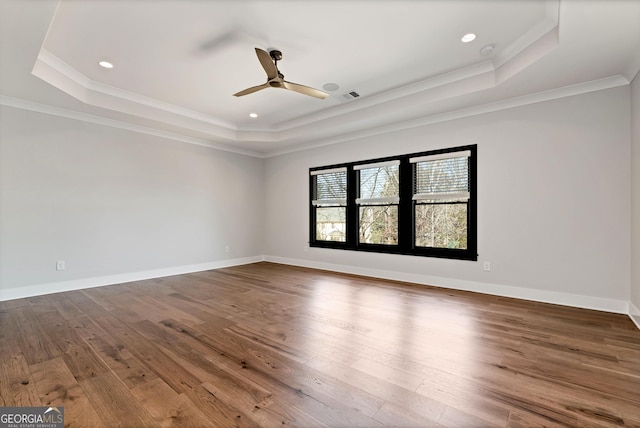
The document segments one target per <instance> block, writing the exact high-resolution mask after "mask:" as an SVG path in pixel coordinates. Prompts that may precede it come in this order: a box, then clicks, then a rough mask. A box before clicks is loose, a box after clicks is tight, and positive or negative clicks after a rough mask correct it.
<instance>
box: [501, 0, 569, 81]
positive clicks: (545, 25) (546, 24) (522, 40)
mask: <svg viewBox="0 0 640 428" xmlns="http://www.w3.org/2000/svg"><path fill="white" fill-rule="evenodd" d="M559 10H560V0H545V17H544V19H543V20H541V21H539V22H538V23H537V24H536V25H534V26H533V27H532V28H531V29H529V31H527V32H526V33H524V34H522V35H521V36H520V37H518V38H517V39H516V40H515V41H514V42H513V43H511V44H510V45H509V46H506V47H505V48H504V49H503V50H502V51H501V52H500V53H499V54H498V55H496V57H495V58H493V64H494V66H495V68H496V69H498V68H500V67H501V66H503V65H504V64H506V63H507V62H509V61H511V60H512V59H513V58H514V57H515V56H516V55H520V54H521V53H522V52H523V51H525V50H527V49H528V48H529V47H530V46H531V45H533V44H534V43H536V42H538V41H539V40H540V39H542V38H544V37H545V36H546V35H547V34H548V33H549V32H551V31H552V30H556V31H557V28H558V26H559V25H560V12H559Z"/></svg>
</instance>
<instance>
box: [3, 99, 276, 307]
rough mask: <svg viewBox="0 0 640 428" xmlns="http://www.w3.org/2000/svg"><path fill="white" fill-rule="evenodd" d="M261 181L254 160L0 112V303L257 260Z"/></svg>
mask: <svg viewBox="0 0 640 428" xmlns="http://www.w3.org/2000/svg"><path fill="white" fill-rule="evenodd" d="M262 176H263V160H262V159H257V158H253V157H248V156H242V155H237V154H232V153H228V152H223V151H217V150H213V149H209V148H205V147H199V146H195V145H189V144H185V143H179V142H175V141H170V140H165V139H163V138H160V137H155V136H149V135H143V134H139V133H135V132H130V131H126V130H121V129H116V128H111V127H106V126H101V125H96V124H92V123H87V122H81V121H76V120H72V119H66V118H62V117H57V116H51V115H45V114H41V113H35V112H30V111H26V110H20V109H14V108H11V107H2V109H1V110H0V300H7V299H10V298H16V297H22V296H25V295H33V294H41V293H46V292H51V291H57V290H60V289H72V288H82V287H85V286H91V285H102V284H104V283H109V282H119V281H126V280H131V279H135V278H142V277H149V276H162V275H165V274H170V273H177V272H183V271H189V270H198V269H200V270H202V269H204V268H207V267H216V266H218V265H224V264H225V263H236V262H242V261H251V260H252V259H253V258H256V259H260V258H261V256H262V254H263V248H262V244H263V238H262V231H263V221H262V219H261V217H260V215H259V213H260V212H261V211H262V207H263V205H264V199H263V196H262V195H263V192H262V188H261V183H262ZM226 246H229V247H230V251H229V252H226V251H225V247H226ZM57 260H64V261H65V262H66V269H65V270H63V271H56V261H57Z"/></svg>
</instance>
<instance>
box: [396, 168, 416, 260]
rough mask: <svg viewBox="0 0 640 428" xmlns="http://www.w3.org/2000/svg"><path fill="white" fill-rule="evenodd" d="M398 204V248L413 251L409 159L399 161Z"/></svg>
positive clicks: (411, 191) (411, 173)
mask: <svg viewBox="0 0 640 428" xmlns="http://www.w3.org/2000/svg"><path fill="white" fill-rule="evenodd" d="M399 180H400V204H399V205H398V247H399V248H400V250H401V251H403V252H409V251H411V250H412V249H413V201H412V198H413V165H412V164H410V163H409V158H406V157H405V158H402V159H401V160H400V178H399Z"/></svg>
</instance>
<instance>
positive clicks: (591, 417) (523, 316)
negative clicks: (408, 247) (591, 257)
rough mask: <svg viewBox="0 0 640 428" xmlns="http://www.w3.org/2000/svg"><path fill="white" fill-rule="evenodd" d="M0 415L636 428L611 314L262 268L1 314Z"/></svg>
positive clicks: (636, 340) (70, 420) (633, 386)
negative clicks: (12, 411) (0, 410)
mask: <svg viewBox="0 0 640 428" xmlns="http://www.w3.org/2000/svg"><path fill="white" fill-rule="evenodd" d="M0 343H1V346H0V357H1V358H0V396H1V399H0V405H2V406H39V405H56V406H64V409H65V420H66V425H68V426H72V427H75V426H78V427H80V426H82V427H98V426H105V427H115V426H127V427H142V426H153V427H156V426H193V427H204V426H214V427H227V426H264V427H276V426H283V425H287V426H288V425H290V426H300V427H321V426H332V427H347V426H349V427H351V426H363V427H377V426H398V427H412V426H415V427H439V426H448V427H505V426H508V427H532V426H587V427H591V426H593V427H606V426H636V427H638V426H640V331H638V330H637V329H636V328H635V326H634V325H633V323H632V322H631V320H629V318H628V317H626V316H624V315H616V314H608V313H602V312H596V311H588V310H581V309H574V308H568V307H561V306H554V305H547V304H540V303H532V302H525V301H520V300H514V299H506V298H499V297H493V296H486V295H480V294H473V293H466V292H458V291H450V290H443V289H436V288H430V287H424V286H417V285H408V284H402V283H396V282H389V281H383V280H376V279H371V278H362V277H356V276H348V275H341V274H335V273H330V272H324V271H317V270H311V269H302V268H295V267H290V266H282V265H277V264H270V263H257V264H252V265H246V266H240V267H234V268H227V269H220V270H215V271H208V272H202V273H195V274H189V275H180V276H175V277H169V278H162V279H156V280H148V281H140V282H136V283H129V284H122V285H115V286H109V287H101V288H94V289H89V290H83V291H74V292H67V293H59V294H53V295H47V296H40V297H33V298H27V299H20V300H13V301H7V302H1V303H0Z"/></svg>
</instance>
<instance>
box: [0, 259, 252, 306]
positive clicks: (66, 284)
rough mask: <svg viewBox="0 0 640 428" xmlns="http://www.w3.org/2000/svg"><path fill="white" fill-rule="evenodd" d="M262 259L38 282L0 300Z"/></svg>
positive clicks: (4, 293)
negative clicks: (44, 282)
mask: <svg viewBox="0 0 640 428" xmlns="http://www.w3.org/2000/svg"><path fill="white" fill-rule="evenodd" d="M261 261H264V257H263V256H255V257H244V258H239V259H228V260H219V261H215V262H208V263H199V264H193V265H185V266H174V267H169V268H162V269H154V270H148V271H141V272H131V273H123V274H117V275H108V276H101V277H93V278H82V279H75V280H71V281H62V282H51V283H46V284H36V285H29V286H25V287H15V288H8V289H0V302H3V301H6V300H14V299H22V298H25V297H33V296H42V295H45V294H53V293H61V292H64V291H73V290H82V289H85V288H95V287H102V286H105V285H113V284H122V283H125V282H133V281H142V280H145V279H152V278H162V277H165V276H172V275H180V274H185V273H193V272H202V271H205V270H211V269H220V268H225V267H230V266H240V265H246V264H250V263H257V262H261Z"/></svg>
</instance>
